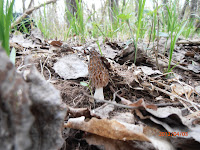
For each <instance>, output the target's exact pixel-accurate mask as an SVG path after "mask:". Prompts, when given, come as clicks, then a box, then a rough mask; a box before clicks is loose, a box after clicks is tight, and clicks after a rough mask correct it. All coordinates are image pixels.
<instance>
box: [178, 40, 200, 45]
mask: <svg viewBox="0 0 200 150" xmlns="http://www.w3.org/2000/svg"><path fill="white" fill-rule="evenodd" d="M176 44H177V45H180V44H183V45H193V46H194V45H196V46H197V45H200V40H180V41H178V42H176Z"/></svg>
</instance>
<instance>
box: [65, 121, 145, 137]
mask: <svg viewBox="0 0 200 150" xmlns="http://www.w3.org/2000/svg"><path fill="white" fill-rule="evenodd" d="M64 126H65V127H67V128H73V129H79V130H82V131H86V132H89V133H93V134H97V135H100V136H103V137H107V138H111V139H115V140H138V141H149V139H148V138H147V137H146V136H145V135H144V134H143V127H142V126H139V125H134V124H128V123H121V122H118V121H116V120H108V119H96V118H92V119H90V120H89V121H88V122H86V121H85V117H79V118H71V119H69V120H68V122H67V124H65V125H64Z"/></svg>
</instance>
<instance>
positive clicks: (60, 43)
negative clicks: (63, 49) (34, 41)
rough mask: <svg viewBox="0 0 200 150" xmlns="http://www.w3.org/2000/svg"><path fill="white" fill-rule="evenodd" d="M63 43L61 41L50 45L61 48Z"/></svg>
mask: <svg viewBox="0 0 200 150" xmlns="http://www.w3.org/2000/svg"><path fill="white" fill-rule="evenodd" d="M62 44H63V43H62V42H61V41H51V43H50V45H52V46H58V47H60V46H62Z"/></svg>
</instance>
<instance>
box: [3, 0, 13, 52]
mask: <svg viewBox="0 0 200 150" xmlns="http://www.w3.org/2000/svg"><path fill="white" fill-rule="evenodd" d="M13 5H14V0H12V2H11V3H10V5H9V2H8V0H7V2H6V9H4V0H1V1H0V41H1V42H2V47H3V48H4V49H5V51H6V53H7V55H10V47H9V33H10V26H11V20H12V13H13ZM4 10H5V12H4Z"/></svg>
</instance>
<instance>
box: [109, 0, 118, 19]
mask: <svg viewBox="0 0 200 150" xmlns="http://www.w3.org/2000/svg"><path fill="white" fill-rule="evenodd" d="M108 4H109V17H110V20H111V21H112V22H114V18H115V17H116V13H117V11H118V9H119V0H109V3H108Z"/></svg>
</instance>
